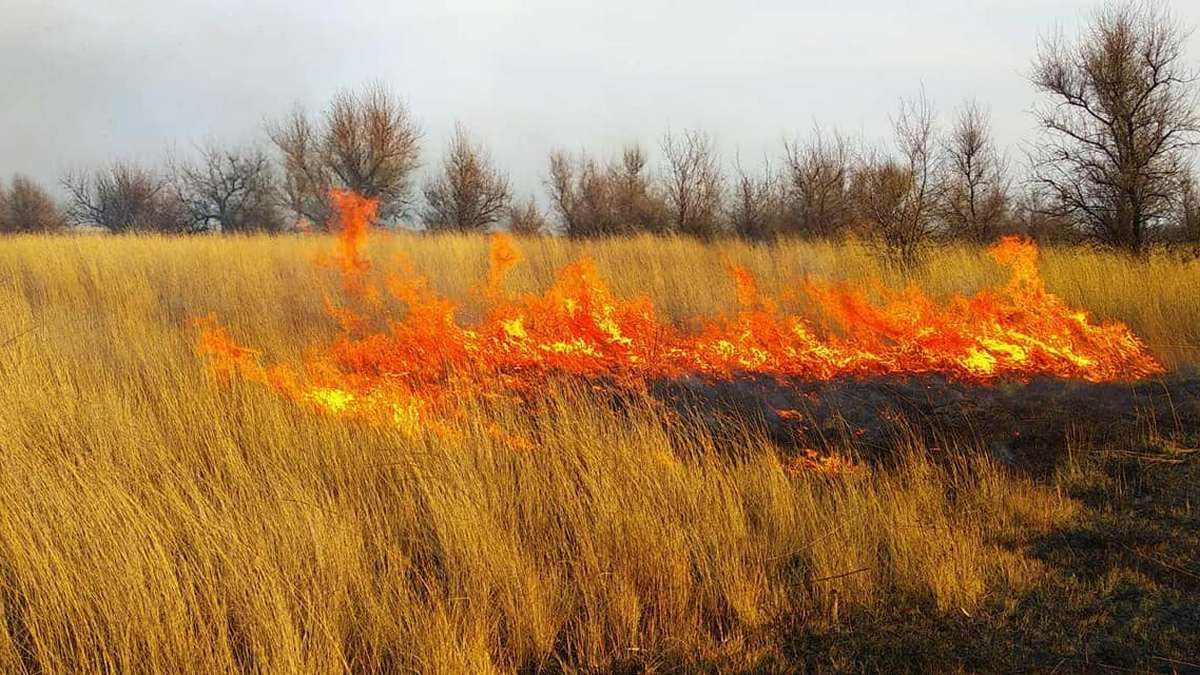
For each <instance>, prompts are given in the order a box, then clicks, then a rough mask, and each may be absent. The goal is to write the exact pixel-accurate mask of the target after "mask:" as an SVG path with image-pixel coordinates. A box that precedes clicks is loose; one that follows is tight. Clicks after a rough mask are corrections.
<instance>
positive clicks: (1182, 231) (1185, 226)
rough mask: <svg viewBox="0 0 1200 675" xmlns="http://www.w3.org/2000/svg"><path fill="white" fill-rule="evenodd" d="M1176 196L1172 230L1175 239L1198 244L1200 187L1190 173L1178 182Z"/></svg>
mask: <svg viewBox="0 0 1200 675" xmlns="http://www.w3.org/2000/svg"><path fill="white" fill-rule="evenodd" d="M1178 195H1179V196H1178V199H1177V205H1176V209H1175V222H1174V223H1173V225H1174V226H1173V228H1172V229H1173V230H1174V231H1175V235H1176V238H1178V239H1182V240H1184V241H1188V242H1192V243H1196V242H1200V185H1198V184H1197V179H1196V175H1195V174H1194V173H1192V172H1191V171H1188V172H1187V173H1186V174H1185V175H1184V176H1183V178H1182V179H1181V180H1180V186H1179V192H1178Z"/></svg>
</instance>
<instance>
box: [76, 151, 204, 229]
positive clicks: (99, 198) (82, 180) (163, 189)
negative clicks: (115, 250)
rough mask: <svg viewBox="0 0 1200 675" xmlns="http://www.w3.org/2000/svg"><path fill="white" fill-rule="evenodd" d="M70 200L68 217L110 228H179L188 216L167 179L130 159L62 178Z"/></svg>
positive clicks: (77, 222) (183, 227)
mask: <svg viewBox="0 0 1200 675" xmlns="http://www.w3.org/2000/svg"><path fill="white" fill-rule="evenodd" d="M62 184H63V187H64V188H65V189H66V190H67V193H68V195H69V201H68V205H67V219H68V220H69V221H70V222H72V223H74V224H76V225H95V226H99V227H103V228H106V229H108V230H109V231H111V232H116V233H123V232H134V231H158V232H182V231H186V230H187V219H186V217H185V216H184V214H183V210H182V208H181V206H180V204H179V202H178V201H177V200H176V199H175V198H174V195H173V194H172V193H171V191H170V190H169V189H168V181H167V179H166V178H165V177H163V176H161V175H159V174H158V173H156V172H155V171H152V170H150V169H147V168H145V167H142V166H139V165H137V164H134V163H132V162H117V163H114V164H112V165H110V166H109V167H107V168H105V169H100V170H97V171H95V172H94V173H92V174H86V173H79V174H68V175H67V176H66V177H64V178H63V181H62Z"/></svg>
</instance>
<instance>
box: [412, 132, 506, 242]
mask: <svg viewBox="0 0 1200 675" xmlns="http://www.w3.org/2000/svg"><path fill="white" fill-rule="evenodd" d="M511 199H512V191H511V190H510V189H509V186H508V177H507V176H505V175H504V174H502V173H500V171H498V170H497V169H496V168H495V167H494V166H493V164H492V160H491V158H490V157H489V156H488V154H487V152H486V151H485V150H484V149H483V147H482V146H480V145H477V144H476V143H474V142H473V141H472V140H471V137H470V135H468V134H467V131H466V129H465V128H463V126H462V125H456V126H455V128H454V136H453V137H452V138H451V139H450V144H449V146H448V147H447V149H446V157H445V159H443V160H442V171H441V173H439V174H438V176H437V177H435V178H433V179H432V180H431V181H430V182H429V183H428V184H427V185H426V186H425V202H426V207H425V213H424V220H425V225H426V227H428V228H429V229H431V230H461V231H481V230H486V229H487V228H488V227H490V226H491V225H492V224H493V223H496V222H498V221H499V220H500V219H501V218H502V217H503V216H504V215H505V213H506V212H507V211H508V208H509V202H510V201H511Z"/></svg>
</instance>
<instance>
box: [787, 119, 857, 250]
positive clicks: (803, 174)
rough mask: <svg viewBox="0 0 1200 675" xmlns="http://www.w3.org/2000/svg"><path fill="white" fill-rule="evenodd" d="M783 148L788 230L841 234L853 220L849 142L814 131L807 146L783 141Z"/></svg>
mask: <svg viewBox="0 0 1200 675" xmlns="http://www.w3.org/2000/svg"><path fill="white" fill-rule="evenodd" d="M783 147H784V162H785V163H784V176H785V181H784V187H785V193H784V194H785V199H786V203H787V209H788V215H789V218H788V225H787V227H788V230H789V231H792V232H795V233H797V234H802V235H806V236H817V237H835V236H838V235H840V234H842V233H843V232H845V230H846V229H847V228H848V227H849V226H850V224H851V222H852V221H853V218H854V204H853V200H852V199H851V195H850V172H851V169H852V166H853V161H854V148H853V145H852V144H851V142H850V140H849V139H847V138H846V137H845V136H842V135H841V134H839V133H837V132H834V133H833V134H832V135H831V136H826V135H825V134H824V133H823V132H822V131H821V129H820V128H818V129H816V131H815V132H814V134H813V138H812V140H811V141H810V142H809V143H808V144H806V145H801V144H800V143H798V142H794V143H787V142H785V143H784V145H783Z"/></svg>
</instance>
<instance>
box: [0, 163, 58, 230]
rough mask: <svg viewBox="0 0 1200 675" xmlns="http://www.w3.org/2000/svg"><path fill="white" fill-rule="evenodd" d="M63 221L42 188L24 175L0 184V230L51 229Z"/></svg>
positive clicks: (55, 228)
mask: <svg viewBox="0 0 1200 675" xmlns="http://www.w3.org/2000/svg"><path fill="white" fill-rule="evenodd" d="M64 224H65V222H64V220H63V217H62V214H61V213H60V212H59V210H58V207H57V206H56V205H55V204H54V199H52V198H51V197H50V193H49V192H46V190H45V188H43V187H42V186H40V185H38V184H37V183H35V182H33V181H32V180H30V179H29V178H26V177H25V176H20V175H18V176H13V179H12V182H11V184H10V186H9V187H8V188H5V187H4V185H3V183H0V233H17V232H53V231H56V230H60V229H62V227H63V225H64Z"/></svg>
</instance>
